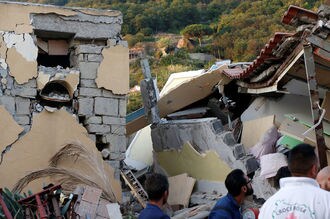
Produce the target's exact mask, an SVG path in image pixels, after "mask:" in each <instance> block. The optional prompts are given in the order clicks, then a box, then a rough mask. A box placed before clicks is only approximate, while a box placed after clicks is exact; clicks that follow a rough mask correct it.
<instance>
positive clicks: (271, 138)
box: [250, 126, 280, 159]
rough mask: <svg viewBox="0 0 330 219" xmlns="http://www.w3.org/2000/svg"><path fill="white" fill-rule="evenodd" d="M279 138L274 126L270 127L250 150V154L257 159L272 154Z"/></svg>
mask: <svg viewBox="0 0 330 219" xmlns="http://www.w3.org/2000/svg"><path fill="white" fill-rule="evenodd" d="M279 137H280V133H279V132H278V131H277V128H276V126H272V127H271V128H270V129H268V130H267V131H266V132H265V134H264V135H263V136H262V138H261V139H260V141H259V142H258V143H257V144H256V145H254V146H253V147H252V148H251V150H250V151H251V153H252V154H253V155H254V156H255V157H256V158H258V159H259V158H260V157H261V156H262V155H265V154H269V153H274V152H275V144H276V141H277V140H278V139H279Z"/></svg>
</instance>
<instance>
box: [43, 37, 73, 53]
mask: <svg viewBox="0 0 330 219" xmlns="http://www.w3.org/2000/svg"><path fill="white" fill-rule="evenodd" d="M68 53H69V44H68V42H67V41H66V40H48V54H49V55H63V56H65V55H67V54H68Z"/></svg>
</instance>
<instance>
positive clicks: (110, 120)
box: [102, 116, 126, 125]
mask: <svg viewBox="0 0 330 219" xmlns="http://www.w3.org/2000/svg"><path fill="white" fill-rule="evenodd" d="M102 118H103V123H104V124H108V125H125V124H126V119H125V118H119V117H112V116H102Z"/></svg>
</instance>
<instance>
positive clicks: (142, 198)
mask: <svg viewBox="0 0 330 219" xmlns="http://www.w3.org/2000/svg"><path fill="white" fill-rule="evenodd" d="M120 175H121V176H122V177H123V179H124V180H125V183H126V184H127V185H128V186H129V187H130V189H131V193H132V194H133V196H134V197H135V198H136V199H137V200H138V202H139V203H140V204H141V205H142V206H143V208H145V207H146V204H147V201H148V195H147V193H146V191H144V189H143V187H142V185H141V184H140V182H139V181H138V180H137V178H136V177H135V176H134V174H133V173H132V171H130V170H124V171H120Z"/></svg>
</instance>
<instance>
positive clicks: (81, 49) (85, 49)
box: [76, 44, 103, 54]
mask: <svg viewBox="0 0 330 219" xmlns="http://www.w3.org/2000/svg"><path fill="white" fill-rule="evenodd" d="M102 49H103V46H95V45H92V44H88V45H79V46H77V48H76V54H81V53H93V54H101V52H102Z"/></svg>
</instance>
